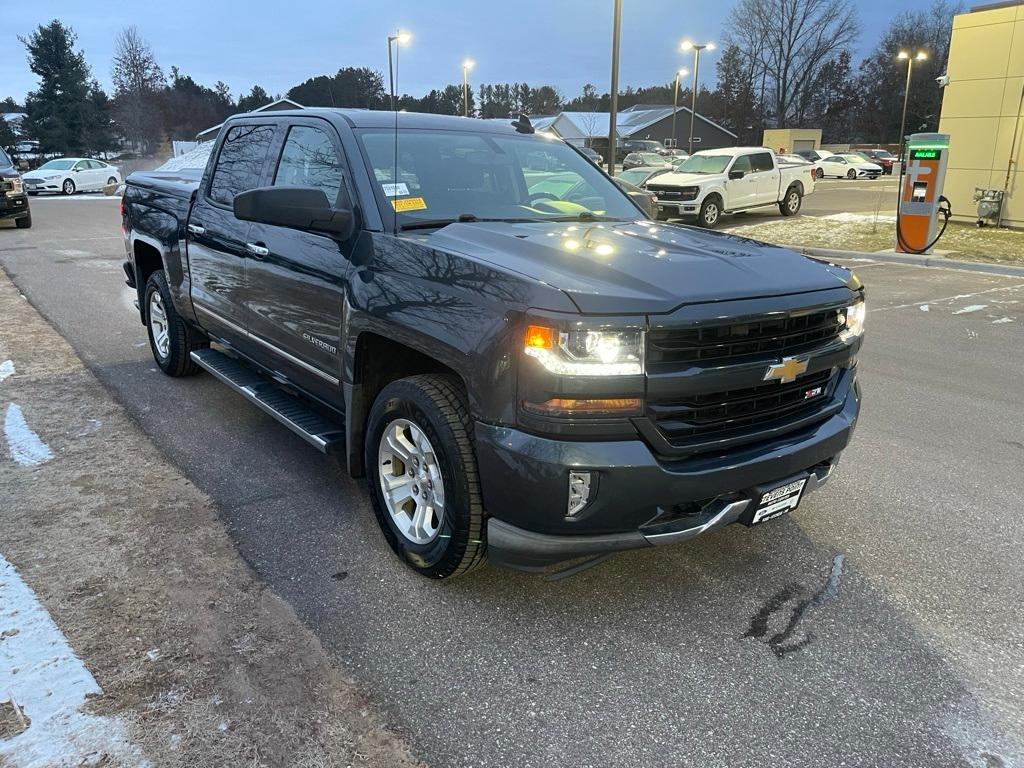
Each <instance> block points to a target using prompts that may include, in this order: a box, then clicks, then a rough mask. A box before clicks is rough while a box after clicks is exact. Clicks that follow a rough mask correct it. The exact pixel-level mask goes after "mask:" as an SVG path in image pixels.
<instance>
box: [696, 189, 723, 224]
mask: <svg viewBox="0 0 1024 768" xmlns="http://www.w3.org/2000/svg"><path fill="white" fill-rule="evenodd" d="M721 216H722V201H721V200H720V199H719V198H718V196H717V195H708V196H707V197H706V198H704V202H703V203H701V206H700V213H699V214H697V224H698V226H701V227H704V228H705V229H714V228H715V226H716V225H717V224H718V219H719V218H721Z"/></svg>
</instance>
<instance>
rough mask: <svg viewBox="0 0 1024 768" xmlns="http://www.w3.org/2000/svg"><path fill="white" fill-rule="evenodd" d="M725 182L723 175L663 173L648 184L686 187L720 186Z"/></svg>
mask: <svg viewBox="0 0 1024 768" xmlns="http://www.w3.org/2000/svg"><path fill="white" fill-rule="evenodd" d="M723 181H725V174H724V173H663V174H661V175H659V176H655V177H654V178H653V179H651V180H650V182H649V183H650V184H654V185H655V186H658V185H660V184H664V185H665V186H671V187H688V186H696V185H698V184H707V183H708V182H713V183H715V184H721V183H722V182H723Z"/></svg>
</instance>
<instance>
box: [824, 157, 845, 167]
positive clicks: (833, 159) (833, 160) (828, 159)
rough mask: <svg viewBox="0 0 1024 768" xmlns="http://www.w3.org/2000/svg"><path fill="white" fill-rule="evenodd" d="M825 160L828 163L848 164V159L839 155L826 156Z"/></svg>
mask: <svg viewBox="0 0 1024 768" xmlns="http://www.w3.org/2000/svg"><path fill="white" fill-rule="evenodd" d="M825 162H826V163H842V164H843V165H846V161H845V160H843V158H841V157H840V156H839V155H832V157H826V158H825Z"/></svg>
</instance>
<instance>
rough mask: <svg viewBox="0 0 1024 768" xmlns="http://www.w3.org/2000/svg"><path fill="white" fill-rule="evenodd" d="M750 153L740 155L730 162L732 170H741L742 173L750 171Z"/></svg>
mask: <svg viewBox="0 0 1024 768" xmlns="http://www.w3.org/2000/svg"><path fill="white" fill-rule="evenodd" d="M751 167H752V166H751V165H750V155H740V156H739V157H737V158H736V162H734V163H733V164H732V170H734V171H743V172H744V173H750V171H751Z"/></svg>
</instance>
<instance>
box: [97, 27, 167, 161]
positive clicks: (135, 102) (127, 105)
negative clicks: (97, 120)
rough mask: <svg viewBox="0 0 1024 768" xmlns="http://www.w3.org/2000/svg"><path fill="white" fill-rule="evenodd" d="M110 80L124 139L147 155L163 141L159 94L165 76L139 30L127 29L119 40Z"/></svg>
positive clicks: (119, 127) (116, 116) (164, 84)
mask: <svg viewBox="0 0 1024 768" xmlns="http://www.w3.org/2000/svg"><path fill="white" fill-rule="evenodd" d="M111 78H112V79H113V81H114V118H115V121H116V123H117V126H118V129H119V130H120V132H121V134H122V135H123V136H124V138H125V139H127V140H128V141H130V142H131V143H132V144H134V145H135V146H136V147H138V148H140V149H143V150H144V151H149V150H152V149H153V147H154V146H155V145H156V143H158V142H159V140H160V133H161V119H160V108H159V101H160V94H161V93H162V92H163V91H164V89H165V88H166V83H165V82H164V74H163V71H162V70H161V69H160V66H159V65H158V64H157V63H156V58H155V57H154V56H153V50H152V49H151V48H150V47H149V43H147V42H146V41H145V40H144V39H143V38H142V35H140V34H139V30H138V29H136V28H135V27H125V28H124V29H123V30H121V34H119V35H118V36H117V43H116V49H115V53H114V60H113V65H112V67H111Z"/></svg>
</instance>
